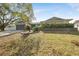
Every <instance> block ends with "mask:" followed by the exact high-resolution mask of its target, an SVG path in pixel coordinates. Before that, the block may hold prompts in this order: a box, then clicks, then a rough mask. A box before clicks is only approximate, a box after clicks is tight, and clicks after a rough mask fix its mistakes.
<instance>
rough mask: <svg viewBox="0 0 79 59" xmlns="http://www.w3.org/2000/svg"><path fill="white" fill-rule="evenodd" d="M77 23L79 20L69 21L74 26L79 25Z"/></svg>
mask: <svg viewBox="0 0 79 59" xmlns="http://www.w3.org/2000/svg"><path fill="white" fill-rule="evenodd" d="M77 22H79V20H71V21H69V23H71V24H74V23H77Z"/></svg>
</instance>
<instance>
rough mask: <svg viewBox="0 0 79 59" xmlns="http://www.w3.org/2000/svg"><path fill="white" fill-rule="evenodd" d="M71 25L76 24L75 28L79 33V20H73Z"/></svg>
mask: <svg viewBox="0 0 79 59" xmlns="http://www.w3.org/2000/svg"><path fill="white" fill-rule="evenodd" d="M69 23H70V24H74V28H76V29H77V30H78V31H79V20H71V21H69Z"/></svg>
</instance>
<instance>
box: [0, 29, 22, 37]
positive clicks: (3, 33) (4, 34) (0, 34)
mask: <svg viewBox="0 0 79 59" xmlns="http://www.w3.org/2000/svg"><path fill="white" fill-rule="evenodd" d="M16 32H23V31H19V30H18V31H17V30H11V31H8V30H7V31H2V32H0V37H1V36H6V35H10V34H13V33H16Z"/></svg>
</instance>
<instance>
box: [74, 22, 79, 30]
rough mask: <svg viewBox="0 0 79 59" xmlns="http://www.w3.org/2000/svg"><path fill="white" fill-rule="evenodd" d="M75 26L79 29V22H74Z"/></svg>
mask: <svg viewBox="0 0 79 59" xmlns="http://www.w3.org/2000/svg"><path fill="white" fill-rule="evenodd" d="M74 28H77V30H78V31H79V22H78V23H75V24H74Z"/></svg>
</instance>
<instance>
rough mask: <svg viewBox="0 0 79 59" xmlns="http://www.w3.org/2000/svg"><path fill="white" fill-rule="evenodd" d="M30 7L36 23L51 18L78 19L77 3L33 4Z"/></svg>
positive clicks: (78, 7) (78, 6) (78, 5)
mask: <svg viewBox="0 0 79 59" xmlns="http://www.w3.org/2000/svg"><path fill="white" fill-rule="evenodd" d="M32 5H33V10H34V15H35V17H36V20H35V21H37V22H39V21H44V20H47V19H49V18H51V17H60V18H66V19H67V18H68V19H70V18H72V19H79V4H78V3H33V4H32Z"/></svg>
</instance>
